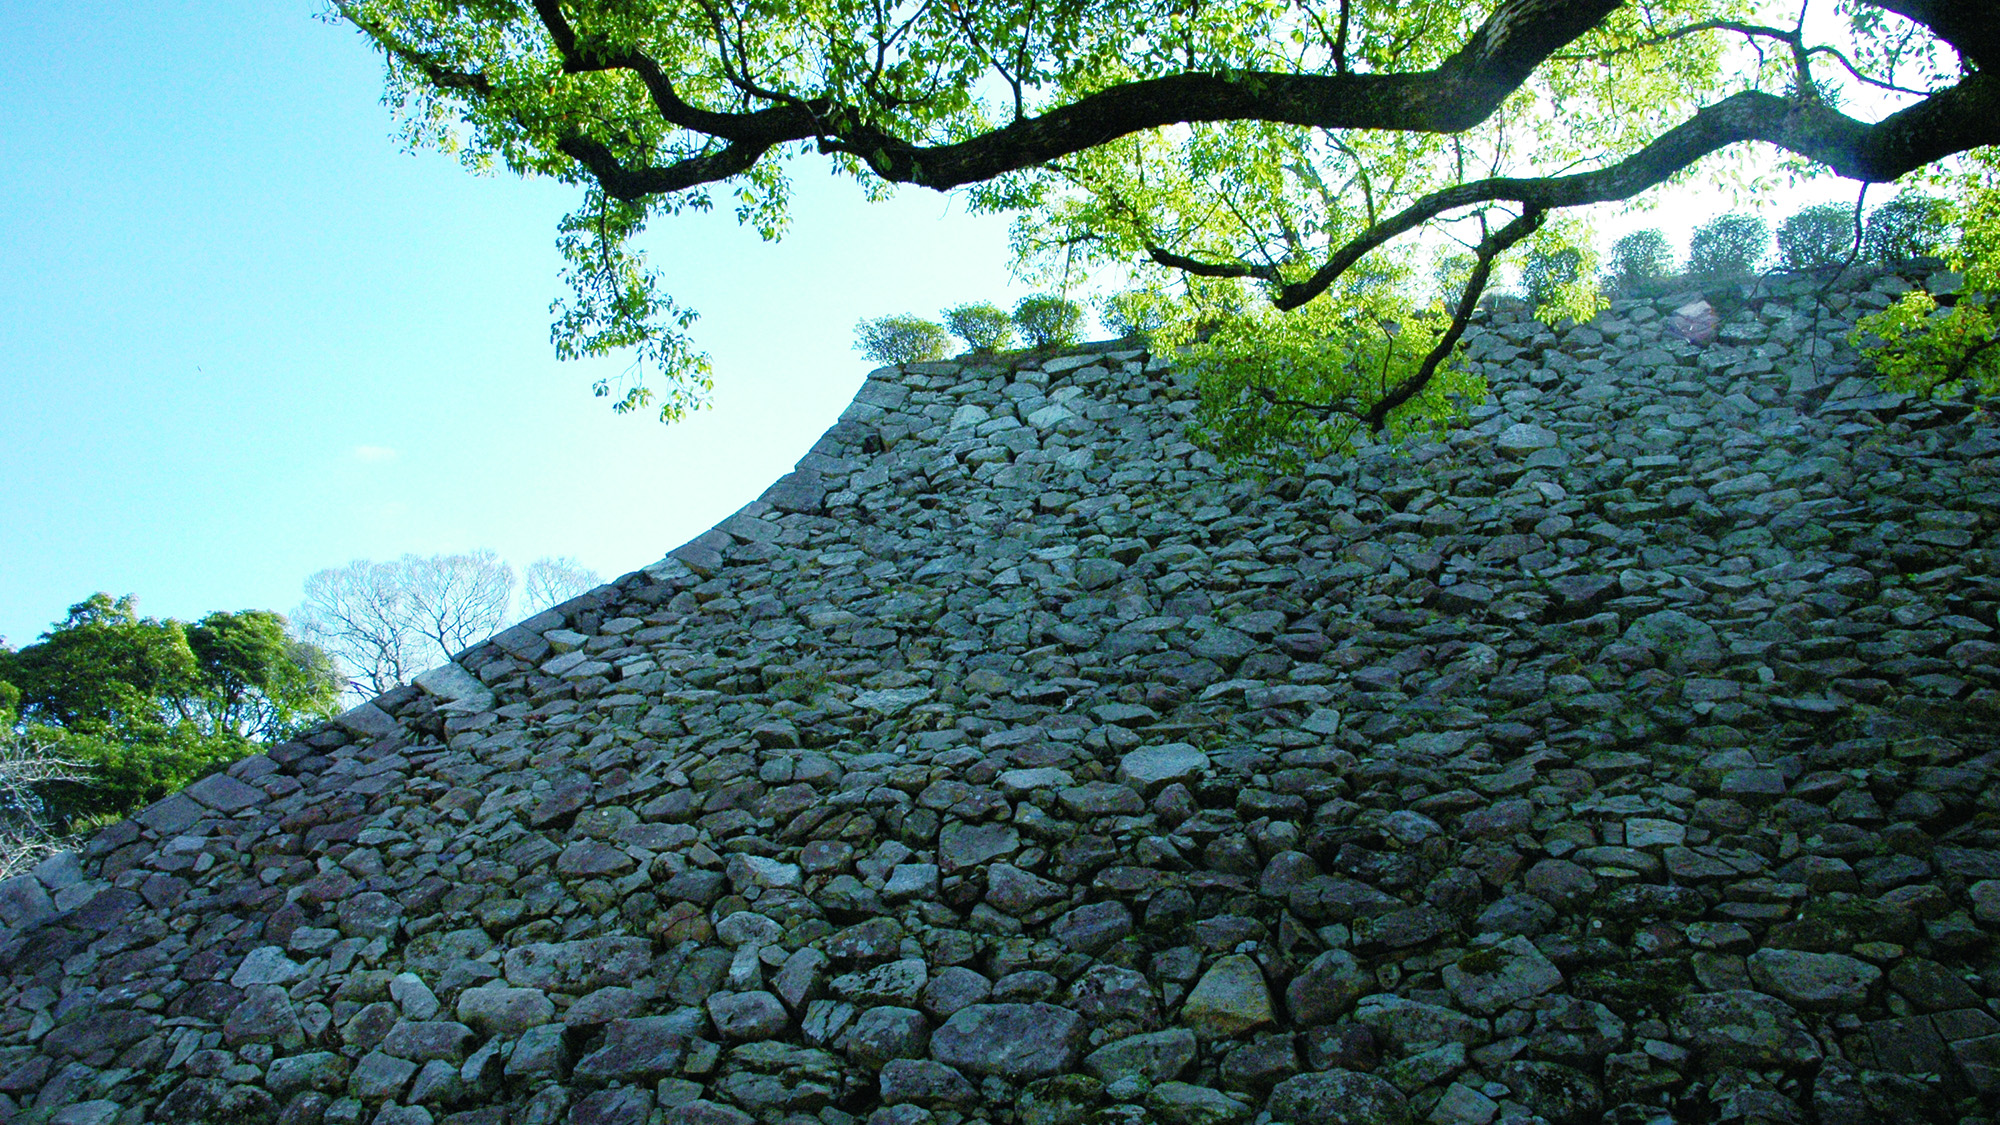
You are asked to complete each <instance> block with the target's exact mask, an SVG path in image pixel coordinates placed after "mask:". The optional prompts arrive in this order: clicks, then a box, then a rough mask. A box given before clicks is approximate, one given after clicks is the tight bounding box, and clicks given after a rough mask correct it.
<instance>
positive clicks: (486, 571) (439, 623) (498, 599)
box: [396, 548, 514, 660]
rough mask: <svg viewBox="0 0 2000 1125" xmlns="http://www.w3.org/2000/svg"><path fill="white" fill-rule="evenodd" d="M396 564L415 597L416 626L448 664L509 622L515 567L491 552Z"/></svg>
mask: <svg viewBox="0 0 2000 1125" xmlns="http://www.w3.org/2000/svg"><path fill="white" fill-rule="evenodd" d="M396 565H397V567H398V569H399V570H401V571H402V575H401V577H402V581H403V585H404V587H405V588H406V589H407V590H408V591H409V594H410V616H411V619H412V622H413V627H414V628H415V629H416V631H417V632H418V633H420V634H422V635H423V637H424V638H425V639H426V640H429V641H430V642H431V643H432V644H434V645H436V646H437V652H438V654H439V655H441V656H442V657H443V658H444V659H446V660H449V659H451V657H452V654H454V653H456V652H459V651H461V650H463V649H466V648H469V647H471V646H472V645H474V644H477V643H478V642H480V641H483V640H485V639H486V638H487V637H490V636H492V635H493V634H494V632H495V631H497V630H498V629H499V628H500V626H501V624H502V623H503V622H505V621H506V620H507V606H508V605H509V604H510V603H511V602H512V601H513V599H514V568H513V567H512V566H509V565H508V564H507V563H506V562H504V561H502V560H501V558H500V556H499V555H497V554H494V553H493V552H492V551H491V550H488V549H485V548H481V549H480V550H477V551H473V552H472V553H470V554H465V555H431V556H429V557H427V558H418V557H417V556H415V555H404V556H403V557H402V558H401V559H398V560H397V564H396Z"/></svg>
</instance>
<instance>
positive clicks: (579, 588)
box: [521, 555, 604, 617]
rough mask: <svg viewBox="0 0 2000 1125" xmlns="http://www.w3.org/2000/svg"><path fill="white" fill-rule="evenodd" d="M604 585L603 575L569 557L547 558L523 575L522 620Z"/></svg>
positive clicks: (532, 566) (537, 560)
mask: <svg viewBox="0 0 2000 1125" xmlns="http://www.w3.org/2000/svg"><path fill="white" fill-rule="evenodd" d="M603 584H604V576H603V575H601V574H599V573H597V572H596V571H594V570H592V569H590V568H589V567H587V566H585V565H583V564H582V563H580V562H578V561H577V560H575V559H573V558H570V557H568V556H567V555H565V556H563V557H561V558H551V557H549V556H547V555H544V556H542V557H541V558H539V559H536V560H535V561H534V562H531V563H529V564H528V568H527V569H526V570H525V571H523V572H522V573H521V616H523V617H531V616H533V615H535V614H537V613H540V612H541V611H543V610H545V609H547V608H549V607H550V606H553V605H561V604H562V603H563V602H566V601H568V600H570V599H571V598H573V597H576V596H577V595H578V594H581V593H585V592H587V591H589V590H593V589H596V588H597V587H598V586H601V585H603Z"/></svg>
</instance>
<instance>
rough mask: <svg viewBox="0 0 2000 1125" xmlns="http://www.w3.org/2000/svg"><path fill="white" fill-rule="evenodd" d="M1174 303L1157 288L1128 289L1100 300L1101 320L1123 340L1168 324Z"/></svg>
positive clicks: (1099, 316)
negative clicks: (1171, 306) (1171, 305)
mask: <svg viewBox="0 0 2000 1125" xmlns="http://www.w3.org/2000/svg"><path fill="white" fill-rule="evenodd" d="M1170 304H1171V302H1170V300H1169V298H1168V297H1167V295H1166V294H1164V293H1161V292H1160V291H1159V290H1157V289H1128V290H1126V291H1125V292H1123V293H1113V294H1111V295H1110V296H1109V297H1106V298H1104V299H1103V300H1102V301H1099V302H1098V306H1097V319H1098V320H1099V321H1101V322H1102V323H1103V324H1104V326H1105V327H1106V328H1109V329H1110V330H1111V331H1113V332H1115V333H1117V334H1118V337H1119V338H1120V339H1124V338H1125V337H1127V336H1147V335H1151V334H1152V333H1154V332H1158V331H1159V330H1160V329H1161V328H1163V327H1165V326H1166V323H1167V320H1168V311H1169V305H1170Z"/></svg>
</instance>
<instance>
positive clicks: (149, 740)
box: [0, 594, 338, 818]
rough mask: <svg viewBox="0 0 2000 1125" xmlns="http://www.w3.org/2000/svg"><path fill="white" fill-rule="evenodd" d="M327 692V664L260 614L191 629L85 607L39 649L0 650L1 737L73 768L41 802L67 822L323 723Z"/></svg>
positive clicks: (93, 602) (115, 603)
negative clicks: (37, 747)
mask: <svg viewBox="0 0 2000 1125" xmlns="http://www.w3.org/2000/svg"><path fill="white" fill-rule="evenodd" d="M337 692H338V684H337V682H336V681H335V679H334V674H333V667H332V664H331V662H330V661H329V660H328V659H327V656H326V654H325V653H323V652H321V651H320V650H319V649H317V648H315V647H314V646H312V645H310V644H307V643H305V642H304V641H301V640H299V639H298V638H297V637H295V636H293V635H292V633H291V631H290V628H289V626H288V625H287V623H286V621H285V619H284V618H283V617H281V616H279V615H278V614H275V613H271V612H269V611H268V610H243V611H240V612H234V613H231V612H216V613H211V614H209V615H207V616H206V617H203V618H202V619H201V620H200V621H197V622H193V623H188V622H184V621H176V620H174V619H172V618H165V619H162V618H157V617H143V616H141V615H140V614H139V610H138V606H137V604H136V603H135V602H134V600H133V599H132V598H131V597H130V596H127V597H122V598H117V599H113V598H112V597H111V596H110V595H108V594H93V595H92V596H91V597H89V598H87V599H85V600H84V601H81V602H78V603H77V604H75V605H73V606H71V607H70V608H69V613H68V614H67V615H66V616H65V617H64V619H63V620H61V621H59V622H57V623H55V625H54V626H52V627H51V628H50V629H49V631H48V632H46V633H44V634H42V637H41V640H40V641H38V642H37V643H35V644H31V645H27V646H25V647H23V648H22V649H20V650H19V651H18V652H15V651H8V650H6V649H5V648H4V647H0V727H5V728H7V733H9V734H13V733H16V731H15V728H17V727H18V728H21V732H25V733H26V734H27V735H30V736H32V737H33V738H34V739H36V740H39V741H41V742H44V743H47V744H48V745H50V746H51V747H52V748H53V749H52V753H53V754H54V755H55V756H56V757H57V758H60V759H63V760H66V761H68V762H70V763H73V764H75V765H76V766H77V767H78V769H77V771H76V776H77V778H78V780H65V781H62V782H60V783H57V784H55V785H53V786H52V791H51V792H49V793H47V794H45V795H46V796H48V797H50V798H51V799H52V800H53V801H54V802H55V804H56V805H57V808H58V812H59V813H60V814H62V816H63V817H64V818H67V817H68V816H70V815H74V814H77V813H118V812H124V811H127V810H128V809H130V808H132V807H133V806H135V805H137V804H140V803H142V802H144V801H147V800H156V799H158V798H159V797H162V796H164V795H165V794H166V793H168V792H171V791H172V790H174V789H178V788H179V787H180V786H182V785H185V784H187V783H188V782H190V781H192V780H194V779H195V778H196V777H199V776H200V775H201V774H202V773H205V772H207V771H208V770H209V769H212V768H215V767H216V766H218V765H221V764H225V763H227V762H229V761H233V760H234V759H236V758H239V757H241V756H243V755H244V754H245V753H248V752H249V750H250V748H251V743H252V742H257V741H269V740H275V739H282V738H284V737H286V736H288V735H290V734H292V733H294V732H295V731H297V730H299V729H300V728H302V727H304V726H307V725H309V724H311V723H313V722H316V721H319V720H322V719H324V718H325V717H326V716H328V715H329V714H331V713H332V711H333V705H334V699H335V696H336V694H337Z"/></svg>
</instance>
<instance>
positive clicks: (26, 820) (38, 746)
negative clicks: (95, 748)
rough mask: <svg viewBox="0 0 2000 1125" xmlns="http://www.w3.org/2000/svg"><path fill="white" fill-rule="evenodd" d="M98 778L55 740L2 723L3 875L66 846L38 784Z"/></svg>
mask: <svg viewBox="0 0 2000 1125" xmlns="http://www.w3.org/2000/svg"><path fill="white" fill-rule="evenodd" d="M95 780H96V779H95V778H94V777H92V776H91V774H90V770H89V769H88V768H87V767H85V766H84V765H83V764H82V763H80V762H73V761H70V760H69V759H67V758H63V757H61V756H59V755H58V754H57V753H56V750H55V745H54V743H52V742H51V741H49V740H47V739H45V738H43V737H41V735H40V734H39V733H37V732H36V731H34V730H32V729H31V730H29V731H27V732H21V731H16V730H14V729H13V728H11V727H0V879H6V878H11V877H13V876H15V875H19V874H22V873H23V872H26V871H28V870H30V869H32V868H33V867H34V866H35V865H36V864H38V863H40V862H41V861H42V860H44V859H46V858H48V857H49V856H51V855H53V854H55V853H56V852H59V851H62V850H63V847H64V844H65V841H64V840H63V838H61V837H59V836H57V835H56V829H55V827H54V825H53V824H52V823H51V820H50V817H49V815H48V806H47V804H46V803H45V802H44V801H43V800H42V797H41V794H40V793H39V792H38V789H39V787H41V786H43V785H51V784H56V783H63V782H66V783H69V784H73V785H88V784H90V783H91V782H93V781H95ZM70 842H71V843H73V842H74V841H70Z"/></svg>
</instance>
